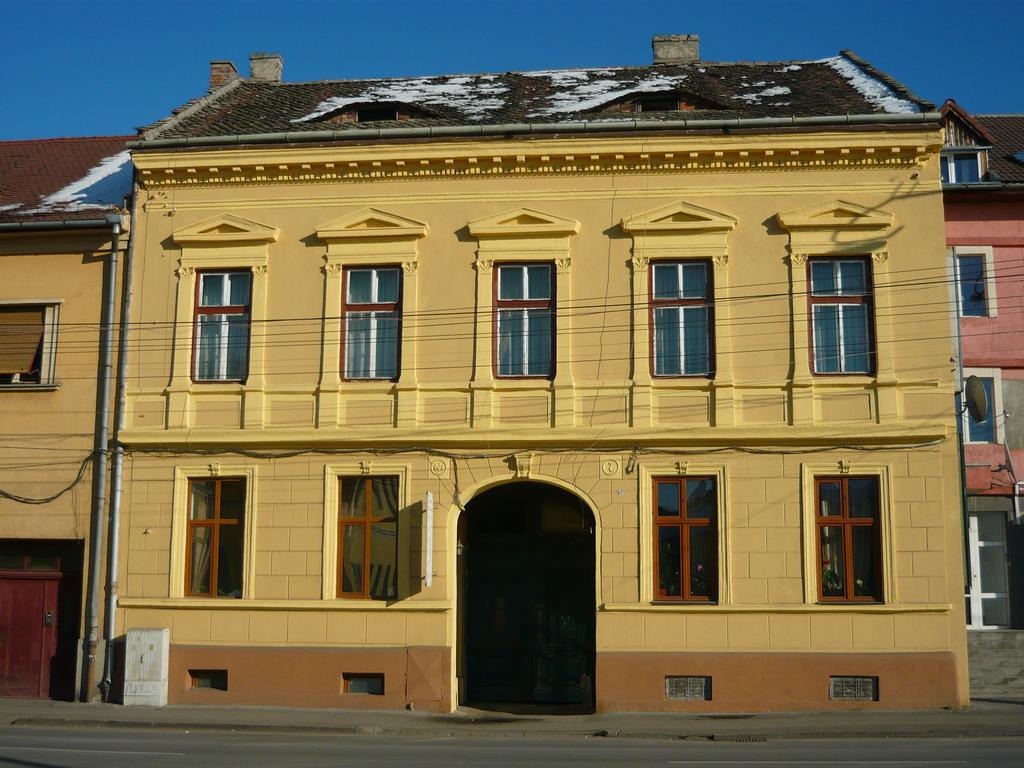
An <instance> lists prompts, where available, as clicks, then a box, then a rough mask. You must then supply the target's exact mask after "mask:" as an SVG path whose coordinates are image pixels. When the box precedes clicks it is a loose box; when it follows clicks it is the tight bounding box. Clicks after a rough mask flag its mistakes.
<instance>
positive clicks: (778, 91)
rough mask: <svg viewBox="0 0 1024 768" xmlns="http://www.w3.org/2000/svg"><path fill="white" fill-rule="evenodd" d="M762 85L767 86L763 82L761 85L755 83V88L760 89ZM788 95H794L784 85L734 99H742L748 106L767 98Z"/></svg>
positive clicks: (743, 94)
mask: <svg viewBox="0 0 1024 768" xmlns="http://www.w3.org/2000/svg"><path fill="white" fill-rule="evenodd" d="M762 85H766V83H765V82H764V81H763V80H762V81H761V82H759V83H754V87H760V86H762ZM787 93H792V91H791V90H789V88H787V87H786V86H784V85H775V86H772V87H771V88H765V89H764V90H763V91H758V92H757V93H740V94H737V95H735V96H733V98H734V99H741V100H743V101H745V102H747V103H748V104H756V103H757V102H759V101H760V100H761V99H762V98H763V97H765V96H785V95H786V94H787Z"/></svg>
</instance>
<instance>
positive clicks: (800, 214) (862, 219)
mask: <svg viewBox="0 0 1024 768" xmlns="http://www.w3.org/2000/svg"><path fill="white" fill-rule="evenodd" d="M775 218H776V220H777V221H778V224H779V226H780V227H781V228H782V229H783V230H785V231H786V232H788V233H789V251H790V254H791V257H792V259H793V263H794V264H802V263H804V262H805V261H806V260H807V256H808V255H811V256H833V255H844V254H860V255H868V254H870V255H872V257H874V258H876V261H879V263H881V261H884V260H885V259H886V258H887V256H878V255H880V254H887V252H888V233H889V231H890V230H891V229H892V226H893V223H894V221H895V216H894V215H893V214H892V213H889V212H888V211H884V210H881V209H879V208H869V207H867V206H863V205H859V204H857V203H851V202H848V201H845V200H831V201H828V202H824V203H816V204H814V205H809V206H805V207H803V208H797V209H795V210H792V211H784V212H780V213H778V214H776V216H775ZM801 257H802V260H801Z"/></svg>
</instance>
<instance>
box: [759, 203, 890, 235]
mask: <svg viewBox="0 0 1024 768" xmlns="http://www.w3.org/2000/svg"><path fill="white" fill-rule="evenodd" d="M778 219H779V224H780V225H781V226H782V228H783V229H786V230H790V231H792V230H794V229H879V230H884V229H888V228H889V227H891V226H892V221H893V215H892V214H891V213H888V212H887V211H881V210H879V209H877V208H865V207H864V206H863V205H857V204H856V203H848V202H845V201H843V200H833V201H831V202H828V203H818V204H816V205H809V206H807V207H805V208H798V209H796V210H794V211H786V212H785V213H780V214H778Z"/></svg>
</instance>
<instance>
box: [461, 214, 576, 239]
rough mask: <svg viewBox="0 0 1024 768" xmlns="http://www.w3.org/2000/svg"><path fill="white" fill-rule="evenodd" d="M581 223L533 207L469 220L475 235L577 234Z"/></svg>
mask: <svg viewBox="0 0 1024 768" xmlns="http://www.w3.org/2000/svg"><path fill="white" fill-rule="evenodd" d="M579 231H580V223H579V222H578V221H576V220H574V219H565V218H562V217H561V216H555V215H553V214H550V213H542V212H541V211H535V210H533V209H531V208H516V209H514V210H511V211H505V212H504V213H499V214H496V215H494V216H485V217H484V218H482V219H476V220H474V221H471V222H469V233H470V234H471V235H472V236H473V237H477V238H479V237H538V236H540V237H543V236H558V235H575V234H576V233H578V232H579Z"/></svg>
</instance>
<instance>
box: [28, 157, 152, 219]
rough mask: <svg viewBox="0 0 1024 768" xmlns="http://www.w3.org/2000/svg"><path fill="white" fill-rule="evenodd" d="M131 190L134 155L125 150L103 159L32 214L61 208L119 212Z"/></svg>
mask: <svg viewBox="0 0 1024 768" xmlns="http://www.w3.org/2000/svg"><path fill="white" fill-rule="evenodd" d="M131 189H132V162H131V155H130V154H129V152H128V151H127V150H125V151H123V152H118V153H117V154H116V155H112V156H111V157H105V158H103V159H102V160H100V162H99V163H98V164H97V165H96V166H94V167H93V168H91V169H90V170H89V172H88V173H87V174H86V175H85V176H83V177H82V178H80V179H78V180H77V181H73V182H72V183H71V184H68V185H67V186H66V187H64V188H63V189H59V190H57V191H56V192H54V193H53V194H51V195H47V196H46V197H44V198H43V199H42V200H41V201H40V203H39V206H38V207H37V208H36V209H34V211H32V212H33V213H35V212H45V211H50V210H54V209H58V208H72V209H82V208H110V207H111V206H114V207H118V208H119V207H121V205H123V202H124V198H125V196H126V195H128V194H130V193H131Z"/></svg>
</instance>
